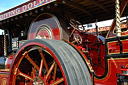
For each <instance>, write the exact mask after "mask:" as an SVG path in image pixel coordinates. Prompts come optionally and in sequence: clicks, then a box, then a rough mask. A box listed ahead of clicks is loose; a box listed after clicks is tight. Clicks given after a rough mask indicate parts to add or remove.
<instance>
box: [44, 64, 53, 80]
mask: <svg viewBox="0 0 128 85" xmlns="http://www.w3.org/2000/svg"><path fill="white" fill-rule="evenodd" d="M54 66H55V62H54V63H53V64H52V65H51V67H50V69H49V71H48V72H47V75H46V77H45V79H46V80H47V79H48V77H49V75H50V74H51V72H52V70H53V68H54Z"/></svg>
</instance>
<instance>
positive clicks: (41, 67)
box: [39, 59, 43, 76]
mask: <svg viewBox="0 0 128 85" xmlns="http://www.w3.org/2000/svg"><path fill="white" fill-rule="evenodd" d="M42 70H43V59H42V60H41V63H40V70H39V76H41V75H42Z"/></svg>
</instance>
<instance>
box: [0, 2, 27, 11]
mask: <svg viewBox="0 0 128 85" xmlns="http://www.w3.org/2000/svg"><path fill="white" fill-rule="evenodd" d="M26 1H29V0H0V13H1V12H3V11H6V10H8V9H10V8H12V7H15V6H17V5H19V4H21V3H24V2H26Z"/></svg>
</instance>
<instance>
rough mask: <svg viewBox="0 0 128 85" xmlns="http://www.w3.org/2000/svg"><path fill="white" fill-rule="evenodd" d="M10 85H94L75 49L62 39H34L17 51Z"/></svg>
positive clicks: (11, 71) (10, 76)
mask: <svg viewBox="0 0 128 85" xmlns="http://www.w3.org/2000/svg"><path fill="white" fill-rule="evenodd" d="M8 84H9V85H92V83H91V79H90V74H89V72H88V69H87V67H86V65H85V63H84V61H83V60H82V58H81V56H80V55H79V53H77V51H76V50H75V49H73V48H72V47H71V46H70V45H68V44H67V43H65V42H63V41H57V40H41V39H35V40H30V41H28V42H26V43H25V44H24V45H22V46H21V48H20V49H19V51H18V52H17V53H16V55H15V57H14V60H13V63H12V66H11V70H10V75H9V83H8Z"/></svg>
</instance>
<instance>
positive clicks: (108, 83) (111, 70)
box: [95, 58, 128, 85]
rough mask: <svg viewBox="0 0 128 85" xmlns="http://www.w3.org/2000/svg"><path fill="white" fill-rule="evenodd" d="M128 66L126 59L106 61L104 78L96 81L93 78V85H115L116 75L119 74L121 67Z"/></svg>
mask: <svg viewBox="0 0 128 85" xmlns="http://www.w3.org/2000/svg"><path fill="white" fill-rule="evenodd" d="M127 64H128V59H127V58H126V59H125V58H117V59H114V58H111V59H109V60H108V73H107V75H106V77H105V78H102V79H97V78H95V85H117V78H118V77H117V76H116V74H117V73H119V74H121V69H122V68H121V66H126V65H127Z"/></svg>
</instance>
